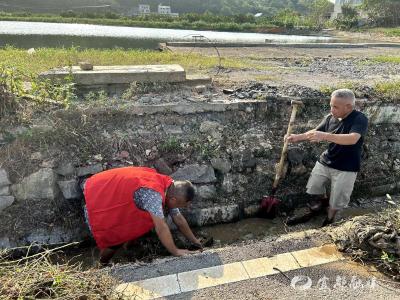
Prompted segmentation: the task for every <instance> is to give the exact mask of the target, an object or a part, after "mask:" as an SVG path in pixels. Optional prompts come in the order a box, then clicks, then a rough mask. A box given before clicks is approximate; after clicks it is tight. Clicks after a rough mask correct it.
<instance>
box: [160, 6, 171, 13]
mask: <svg viewBox="0 0 400 300" xmlns="http://www.w3.org/2000/svg"><path fill="white" fill-rule="evenodd" d="M158 13H159V14H160V15H170V14H171V13H172V11H171V6H166V5H162V4H159V5H158Z"/></svg>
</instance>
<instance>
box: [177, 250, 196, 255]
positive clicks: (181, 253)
mask: <svg viewBox="0 0 400 300" xmlns="http://www.w3.org/2000/svg"><path fill="white" fill-rule="evenodd" d="M193 253H195V251H190V250H186V249H176V251H175V253H172V255H173V256H185V255H188V254H193Z"/></svg>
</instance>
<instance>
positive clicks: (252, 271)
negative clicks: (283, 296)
mask: <svg viewBox="0 0 400 300" xmlns="http://www.w3.org/2000/svg"><path fill="white" fill-rule="evenodd" d="M243 265H244V267H245V269H246V271H247V273H248V274H249V276H250V278H258V277H262V276H267V275H272V274H277V273H279V271H278V270H274V268H278V269H279V270H281V271H282V272H286V271H291V270H296V269H298V268H300V265H299V264H298V263H297V261H296V260H295V259H294V257H293V256H292V255H291V254H290V253H283V254H278V255H276V256H272V257H262V258H257V259H252V260H247V261H244V262H243Z"/></svg>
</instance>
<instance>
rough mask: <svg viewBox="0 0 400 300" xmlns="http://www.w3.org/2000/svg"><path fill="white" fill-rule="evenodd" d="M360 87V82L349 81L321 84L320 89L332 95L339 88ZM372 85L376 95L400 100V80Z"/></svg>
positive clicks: (352, 88) (354, 88) (353, 88)
mask: <svg viewBox="0 0 400 300" xmlns="http://www.w3.org/2000/svg"><path fill="white" fill-rule="evenodd" d="M359 87H360V83H357V82H351V81H348V82H343V83H340V84H338V85H336V86H329V85H323V86H320V88H319V90H320V91H321V92H322V93H324V94H326V95H330V94H331V93H332V92H333V91H335V90H337V89H344V88H346V89H351V90H353V91H356V90H357V89H358V88H359ZM372 87H373V89H374V91H375V95H376V96H378V97H379V98H382V99H386V100H395V101H400V80H391V81H381V82H377V83H375V84H374V85H373V86H372ZM356 94H357V93H356Z"/></svg>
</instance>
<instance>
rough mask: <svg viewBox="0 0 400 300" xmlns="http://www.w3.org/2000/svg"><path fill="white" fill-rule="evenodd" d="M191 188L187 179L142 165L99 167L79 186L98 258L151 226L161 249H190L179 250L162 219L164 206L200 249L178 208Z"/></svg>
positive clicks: (187, 198)
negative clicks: (96, 247)
mask: <svg viewBox="0 0 400 300" xmlns="http://www.w3.org/2000/svg"><path fill="white" fill-rule="evenodd" d="M194 194H195V190H194V187H193V185H192V184H191V183H190V182H189V181H173V180H172V178H171V177H169V176H166V175H162V174H159V173H157V172H156V171H155V170H153V169H150V168H145V167H124V168H117V169H111V170H107V171H104V172H100V173H98V174H96V175H93V176H92V177H90V178H89V179H88V180H87V181H86V183H85V185H84V195H85V202H86V211H85V216H86V218H87V223H88V225H89V227H90V230H91V232H92V234H93V237H94V239H95V240H96V243H97V246H98V247H99V248H100V262H101V263H102V264H107V263H108V262H109V261H110V259H111V258H112V256H113V255H114V254H115V252H116V251H117V249H118V248H119V247H121V246H122V245H123V244H124V243H127V242H131V241H134V240H136V239H137V238H139V237H141V236H143V235H144V234H146V233H147V232H149V231H150V230H151V229H153V228H155V231H156V233H157V235H158V237H159V239H160V241H161V243H162V244H163V245H164V246H165V248H166V249H167V250H168V251H169V252H170V253H171V254H172V255H175V256H182V255H185V254H188V253H191V251H189V250H186V249H178V248H177V247H176V245H175V243H174V241H173V239H172V235H171V231H170V229H169V227H168V224H167V223H166V222H165V220H164V212H165V211H166V210H169V214H170V215H171V217H172V220H173V221H174V223H175V224H176V226H177V227H178V229H179V231H181V232H182V234H183V235H184V236H185V237H186V238H187V239H188V240H189V241H190V242H192V243H193V244H195V245H197V246H198V247H199V248H200V249H201V243H200V241H199V240H198V239H197V238H196V237H195V236H194V234H193V232H192V230H191V229H190V227H189V225H188V223H187V221H186V219H185V217H184V216H183V215H182V214H181V213H180V211H179V208H184V207H187V206H188V204H189V203H190V202H191V201H192V200H193V198H194Z"/></svg>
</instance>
